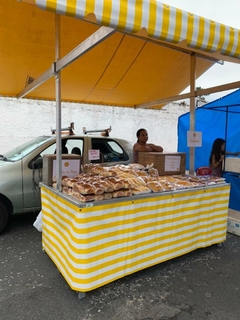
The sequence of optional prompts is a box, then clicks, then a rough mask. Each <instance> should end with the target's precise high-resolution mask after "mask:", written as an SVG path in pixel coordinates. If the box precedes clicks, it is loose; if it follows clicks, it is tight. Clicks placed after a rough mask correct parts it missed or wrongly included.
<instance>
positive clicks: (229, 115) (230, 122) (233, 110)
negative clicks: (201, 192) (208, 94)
mask: <svg viewBox="0 0 240 320" xmlns="http://www.w3.org/2000/svg"><path fill="white" fill-rule="evenodd" d="M189 128H190V112H188V113H185V114H183V115H182V116H180V117H179V118H178V151H179V152H186V154H187V157H186V158H187V159H186V168H187V169H189V148H188V147H187V131H189ZM195 131H201V132H202V147H196V148H195V170H196V168H198V167H200V166H209V156H210V152H211V148H212V143H213V141H214V140H215V139H216V138H222V139H224V140H225V141H226V150H228V151H231V152H235V151H240V90H239V89H238V90H236V91H234V92H233V93H230V94H228V95H226V96H224V97H222V98H220V99H217V100H215V101H213V102H210V103H208V104H205V105H204V106H202V107H199V108H198V109H196V114H195Z"/></svg>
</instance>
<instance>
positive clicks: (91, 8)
mask: <svg viewBox="0 0 240 320" xmlns="http://www.w3.org/2000/svg"><path fill="white" fill-rule="evenodd" d="M36 4H37V5H38V6H39V8H42V9H45V10H50V11H52V12H55V13H59V14H63V15H67V16H71V17H74V18H78V19H84V18H86V17H87V16H88V15H89V14H91V13H94V14H95V17H96V21H97V23H98V24H99V25H103V26H109V27H112V28H114V29H117V30H121V31H124V32H130V33H137V32H139V31H140V30H142V29H143V28H145V29H146V32H147V36H148V37H150V38H154V39H157V40H161V41H166V42H170V43H174V44H176V43H180V42H181V41H184V40H185V41H186V43H187V46H188V47H191V48H195V49H199V50H203V51H207V52H216V51H218V50H220V52H221V54H223V55H226V56H231V57H236V58H239V57H240V41H239V40H240V31H239V30H236V29H234V28H231V27H228V26H225V25H223V24H220V23H217V22H214V21H211V20H208V19H205V18H203V17H199V16H196V15H193V14H191V13H188V12H186V11H183V10H180V9H177V8H174V7H171V6H169V5H166V4H164V3H161V2H159V1H156V0H114V1H110V0H100V1H96V0H85V1H63V0H36Z"/></svg>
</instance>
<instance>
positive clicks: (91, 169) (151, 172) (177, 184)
mask: <svg viewBox="0 0 240 320" xmlns="http://www.w3.org/2000/svg"><path fill="white" fill-rule="evenodd" d="M208 181H209V180H208ZM210 181H211V183H212V182H213V181H214V179H213V178H212V177H211V180H210ZM61 182H62V191H63V192H64V193H66V194H68V195H69V196H72V197H73V198H75V199H77V200H78V201H80V202H89V201H102V200H109V199H112V198H120V197H131V196H132V195H138V194H144V193H150V192H164V191H171V190H172V191H174V190H178V189H185V188H193V187H198V186H203V185H206V183H207V182H206V180H204V179H203V178H201V177H196V176H192V177H191V176H189V175H177V176H159V175H158V171H157V169H155V168H152V167H151V168H149V169H148V170H146V168H145V167H144V166H142V165H139V164H137V166H136V165H134V164H132V165H126V166H125V165H116V166H112V167H102V166H100V165H99V164H86V165H84V173H80V174H78V175H77V176H76V177H74V178H69V177H67V176H63V177H62V179H61ZM53 187H56V179H54V181H53Z"/></svg>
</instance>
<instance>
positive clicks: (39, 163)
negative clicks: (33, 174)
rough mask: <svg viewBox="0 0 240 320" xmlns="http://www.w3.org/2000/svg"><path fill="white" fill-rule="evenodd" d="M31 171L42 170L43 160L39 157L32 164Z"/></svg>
mask: <svg viewBox="0 0 240 320" xmlns="http://www.w3.org/2000/svg"><path fill="white" fill-rule="evenodd" d="M32 166H33V169H42V167H43V158H42V157H39V158H37V159H36V160H35V161H33V163H32Z"/></svg>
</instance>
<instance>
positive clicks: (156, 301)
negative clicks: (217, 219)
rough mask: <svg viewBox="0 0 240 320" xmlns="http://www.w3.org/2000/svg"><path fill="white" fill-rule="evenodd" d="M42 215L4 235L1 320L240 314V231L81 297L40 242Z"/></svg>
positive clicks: (146, 319)
mask: <svg viewBox="0 0 240 320" xmlns="http://www.w3.org/2000/svg"><path fill="white" fill-rule="evenodd" d="M34 220H35V217H34V216H33V215H29V216H25V217H15V218H14V219H13V221H12V222H11V224H10V226H9V228H8V229H7V231H6V232H5V233H4V234H1V235H0V320H15V319H16V320H23V319H24V320H32V319H34V320H38V319H41V320H45V319H46V320H55V319H59V320H62V319H63V320H65V319H66V320H75V319H79V320H95V319H97V320H174V319H176V320H193V319H194V320H203V319H207V320H239V319H240V237H237V236H234V235H231V234H228V236H227V241H226V242H225V243H224V245H223V246H222V247H218V246H216V245H214V246H211V247H209V248H205V249H200V250H196V251H195V252H192V253H189V254H187V255H185V256H182V257H180V258H176V259H173V260H171V261H169V262H166V263H162V264H159V265H156V266H154V267H151V268H148V269H145V270H143V271H141V272H138V273H135V274H133V275H131V276H127V277H125V278H123V279H120V280H118V281H115V282H112V283H110V284H109V285H106V286H103V287H101V288H98V289H97V290H94V291H92V292H89V293H87V295H86V297H85V298H84V299H82V300H79V299H78V298H77V294H76V292H74V291H72V290H71V289H70V288H69V286H68V285H67V283H66V282H65V280H64V279H63V277H62V276H61V274H60V273H59V272H58V271H57V269H56V267H55V265H54V264H53V263H52V261H51V260H50V259H49V257H48V256H47V254H46V253H43V252H42V248H41V233H40V232H38V231H37V230H36V229H35V228H34V227H33V226H32V223H33V222H34Z"/></svg>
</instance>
